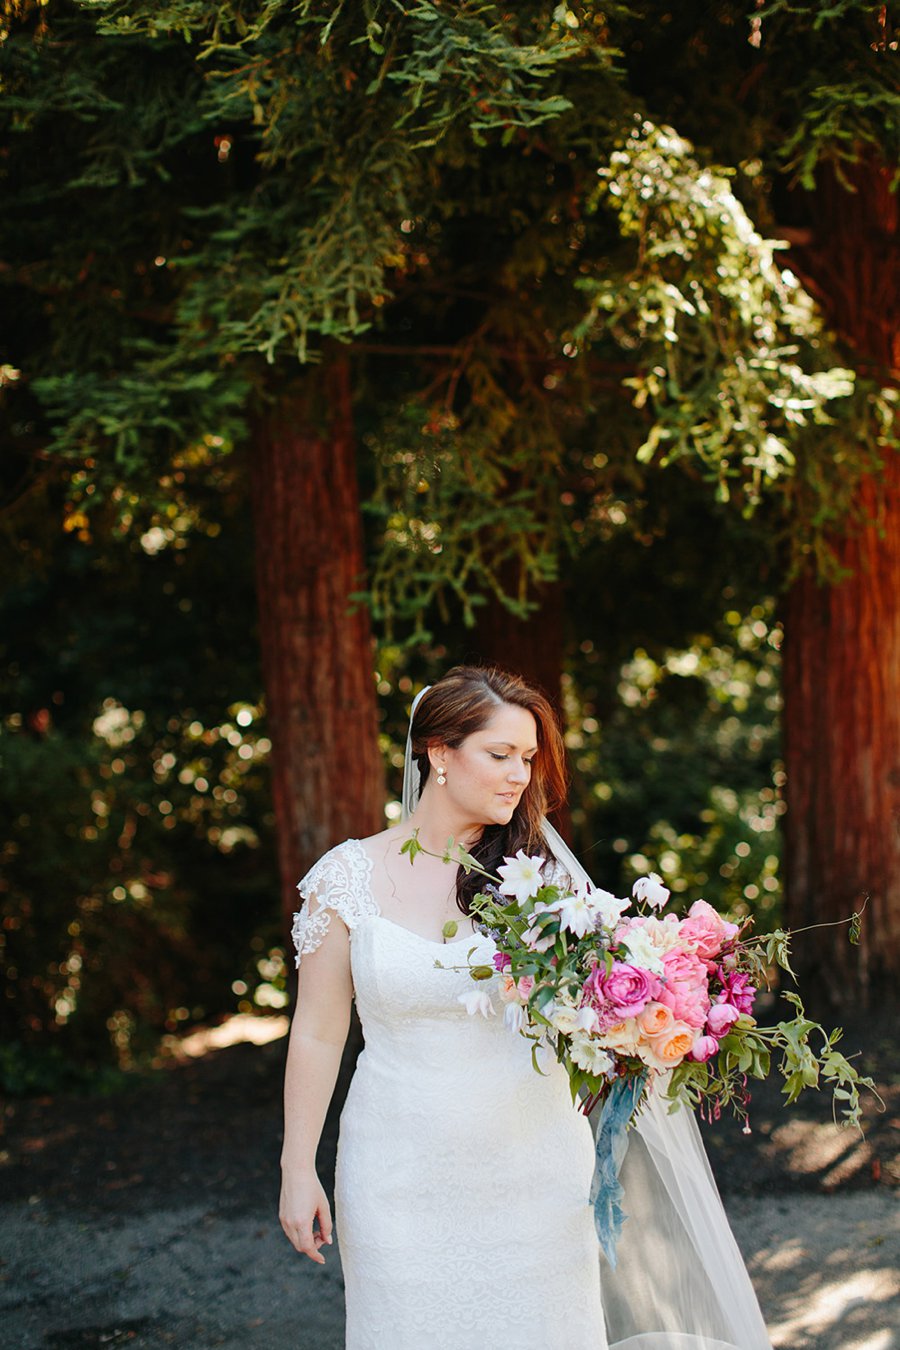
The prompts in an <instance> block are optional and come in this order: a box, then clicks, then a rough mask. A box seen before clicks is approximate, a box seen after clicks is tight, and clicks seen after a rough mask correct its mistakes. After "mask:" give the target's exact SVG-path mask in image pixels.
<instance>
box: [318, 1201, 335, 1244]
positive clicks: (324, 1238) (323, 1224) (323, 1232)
mask: <svg viewBox="0 0 900 1350" xmlns="http://www.w3.org/2000/svg"><path fill="white" fill-rule="evenodd" d="M317 1214H318V1219H319V1231H318V1233H317V1234H316V1237H317V1240H318V1241H319V1242H320V1243H322V1242H327V1243H328V1245H329V1246H331V1236H332V1234H331V1211H330V1210H329V1208H328V1205H327V1203H326V1204H323V1205H320V1206H319V1208H318V1211H317Z"/></svg>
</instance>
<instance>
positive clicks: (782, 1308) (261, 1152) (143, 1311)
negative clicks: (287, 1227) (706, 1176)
mask: <svg viewBox="0 0 900 1350" xmlns="http://www.w3.org/2000/svg"><path fill="white" fill-rule="evenodd" d="M897 1031H898V1027H897V1026H896V1025H892V1024H887V1025H884V1026H883V1027H882V1028H881V1029H880V1031H879V1033H878V1035H877V1036H875V1037H873V1036H872V1035H868V1037H867V1038H866V1037H865V1035H864V1033H863V1031H862V1030H861V1029H860V1028H856V1029H855V1030H854V1029H853V1028H849V1027H848V1029H847V1031H846V1034H845V1039H844V1042H843V1043H842V1048H845V1047H846V1051H847V1052H849V1051H850V1050H852V1049H855V1048H857V1047H859V1048H861V1049H862V1050H863V1051H864V1054H863V1064H864V1065H865V1066H866V1068H867V1071H868V1072H870V1073H872V1074H873V1076H875V1077H876V1079H877V1081H878V1083H879V1087H880V1090H881V1092H882V1096H883V1097H884V1099H885V1102H886V1105H887V1110H886V1111H885V1112H884V1113H878V1112H877V1110H876V1109H875V1104H874V1103H873V1102H871V1101H869V1102H867V1103H866V1137H865V1138H860V1136H859V1135H858V1134H856V1133H855V1132H849V1131H842V1130H839V1129H837V1128H836V1127H835V1126H834V1125H833V1124H832V1123H831V1113H830V1106H829V1104H828V1102H827V1101H826V1099H825V1098H824V1096H820V1095H816V1094H812V1093H810V1094H807V1097H806V1098H805V1099H803V1100H802V1101H801V1103H800V1104H798V1105H797V1106H796V1107H793V1108H791V1109H790V1110H786V1109H785V1108H784V1107H783V1106H782V1105H781V1098H780V1094H779V1092H778V1086H777V1082H772V1083H769V1084H765V1085H754V1093H753V1102H752V1108H751V1117H750V1119H751V1125H752V1133H751V1134H750V1135H749V1136H747V1135H744V1134H742V1133H741V1128H740V1125H739V1124H738V1123H737V1122H735V1121H733V1120H731V1119H722V1120H721V1121H719V1122H717V1123H712V1124H704V1125H703V1126H702V1129H703V1133H704V1136H705V1140H706V1143H707V1148H708V1150H709V1154H710V1161H711V1163H712V1166H713V1170H714V1172H715V1174H716V1178H717V1181H718V1184H719V1187H720V1190H721V1192H722V1195H723V1199H724V1201H725V1204H726V1208H727V1209H728V1212H729V1217H730V1219H731V1222H732V1225H733V1227H734V1230H735V1235H736V1237H737V1239H738V1242H739V1243H740V1245H741V1248H742V1250H743V1252H744V1254H745V1257H746V1259H747V1261H748V1265H749V1267H750V1270H751V1273H752V1275H753V1278H754V1282H755V1284H756V1287H757V1290H758V1292H759V1295H760V1301H761V1304H762V1306H763V1309H764V1312H765V1313H766V1317H767V1320H768V1323H769V1327H770V1331H771V1334H772V1339H773V1343H774V1344H775V1345H776V1346H777V1347H778V1350H812V1347H813V1346H815V1347H816V1350H900V1339H898V1337H897V1328H898V1327H900V1278H898V1265H900V1199H898V1197H900V1190H898V1189H897V1188H898V1187H900V1040H898V1037H897ZM356 1044H358V1041H357V1042H356ZM285 1049H286V1042H285V1041H283V1040H282V1041H277V1042H274V1043H272V1044H269V1045H264V1046H259V1047H257V1046H252V1045H239V1046H233V1047H231V1048H228V1049H223V1050H218V1051H215V1052H214V1053H211V1054H209V1055H207V1056H206V1057H205V1058H203V1059H200V1060H196V1061H193V1062H190V1063H187V1064H181V1065H177V1066H173V1067H172V1068H170V1069H167V1070H165V1071H162V1072H160V1073H158V1074H157V1075H154V1076H151V1077H149V1078H146V1079H140V1080H138V1081H136V1082H135V1084H134V1086H132V1087H131V1088H130V1089H128V1090H126V1091H124V1092H122V1093H120V1094H118V1095H116V1096H114V1097H106V1098H94V1097H89V1096H75V1095H64V1096H63V1095H60V1096H57V1097H53V1098H41V1099H37V1100H31V1101H24V1102H16V1103H7V1104H6V1106H5V1108H4V1124H5V1139H4V1152H3V1154H2V1168H0V1184H2V1205H0V1258H2V1266H0V1345H2V1346H3V1347H9V1350H88V1347H92V1348H93V1347H116V1346H126V1345H127V1346H130V1347H133V1350H142V1348H143V1347H161V1346H175V1347H181V1348H182V1350H212V1347H225V1348H226V1350H275V1348H276V1347H277V1348H278V1350H305V1348H306V1347H313V1346H315V1347H316V1350H340V1347H341V1346H342V1344H343V1286H342V1281H341V1275H340V1260H339V1257H340V1253H339V1237H340V1235H339V1234H338V1245H337V1247H336V1248H335V1249H329V1250H328V1252H327V1256H326V1265H325V1266H324V1267H320V1266H315V1265H313V1264H312V1263H311V1262H309V1261H307V1260H306V1259H304V1258H302V1257H299V1256H297V1255H296V1253H294V1251H293V1249H292V1248H291V1247H290V1246H289V1244H288V1243H287V1241H286V1239H285V1238H284V1236H283V1235H282V1233H281V1229H280V1226H279V1224H278V1218H277V1207H278V1186H279V1172H278V1159H279V1153H280V1147H281V1078H282V1071H283V1060H284V1053H285ZM354 1054H355V1044H354V1043H351V1045H350V1046H348V1051H347V1054H346V1055H345V1057H344V1063H343V1065H342V1069H341V1076H340V1080H339V1084H338V1090H337V1092H336V1094H335V1099H334V1101H333V1103H332V1108H331V1110H330V1112H329V1116H328V1120H327V1123H326V1128H325V1131H324V1133H323V1139H322V1145H321V1148H320V1153H319V1160H318V1165H319V1175H320V1176H321V1178H322V1180H323V1183H324V1184H325V1186H326V1189H327V1190H328V1191H329V1195H330V1194H331V1187H332V1184H333V1171H334V1154H335V1147H336V1140H337V1126H338V1116H339V1112H340V1108H341V1106H342V1104H343V1098H344V1095H345V1094H346V1089H347V1086H348V1084H349V1080H350V1076H351V1074H352V1068H353V1060H354ZM385 1350H391V1348H390V1346H387V1345H386V1346H385Z"/></svg>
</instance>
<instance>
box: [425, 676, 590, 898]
mask: <svg viewBox="0 0 900 1350" xmlns="http://www.w3.org/2000/svg"><path fill="white" fill-rule="evenodd" d="M504 703H506V704H512V705H514V706H515V707H518V708H525V709H526V710H527V711H528V712H530V713H531V715H532V717H533V718H534V720H535V723H536V724H537V745H538V749H537V755H536V756H535V758H534V768H533V770H532V774H531V781H530V782H529V784H528V787H527V788H526V789H525V791H524V792H523V794H522V796H521V798H520V800H519V804H518V805H517V807H516V809H515V811H514V812H513V815H512V818H511V820H510V821H509V824H508V825H486V826H485V828H484V830H483V832H482V835H481V838H480V839H479V841H478V842H477V844H475V845H474V846H473V848H472V849H471V852H472V855H473V856H474V857H476V858H477V859H478V861H479V863H480V864H481V866H482V867H484V868H486V870H487V871H489V872H492V873H494V875H496V873H497V868H498V866H499V865H500V864H501V863H502V861H503V859H504V857H511V856H512V855H513V854H515V853H516V852H517V850H518V849H520V848H522V849H525V851H526V853H535V852H538V851H539V852H541V853H543V854H544V855H545V856H548V857H549V856H552V854H551V852H550V849H549V848H548V847H547V845H546V844H545V842H544V837H543V834H542V831H541V817H542V816H545V815H547V814H548V813H549V812H551V811H554V810H556V808H557V807H558V806H561V805H562V803H563V801H564V800H565V795H566V758H565V746H564V743H563V738H562V732H561V731H560V727H559V722H558V720H557V716H556V713H555V712H554V710H553V706H552V704H551V703H550V700H549V699H548V698H547V697H546V696H545V695H544V694H542V693H541V692H540V690H539V689H535V688H534V687H533V686H532V685H529V684H526V683H525V681H524V680H523V679H522V678H521V677H520V676H518V675H513V674H512V673H511V672H509V671H506V670H501V669H500V668H499V667H498V666H454V667H453V669H452V670H448V671H447V674H446V675H444V676H442V678H441V679H439V680H437V681H436V682H435V683H434V684H433V685H432V686H431V688H430V689H428V690H427V691H426V692H425V693H424V694H423V695H422V697H421V699H420V700H419V703H418V705H417V707H416V711H415V716H414V717H413V724H412V753H413V757H414V759H415V760H416V763H417V764H418V766H419V774H420V782H421V785H422V787H424V786H425V784H426V783H427V782H428V775H429V773H430V771H431V763H430V761H429V758H428V747H429V746H431V745H448V746H450V748H451V749H453V750H456V749H458V748H459V746H460V745H462V743H463V741H464V740H465V739H466V737H467V736H471V735H472V733H473V732H475V731H480V730H481V729H482V727H484V726H485V725H486V724H487V722H488V721H489V720H490V717H491V715H492V713H494V712H495V711H496V709H497V708H498V707H500V706H501V705H502V704H504ZM483 887H484V878H483V877H481V876H480V874H479V873H477V872H472V873H470V874H469V876H466V873H465V872H464V870H463V869H462V868H460V869H459V874H458V876H457V879H456V900H457V904H458V905H459V908H460V909H461V910H462V912H463V914H468V913H469V902H470V900H471V899H472V898H473V897H474V896H475V895H477V893H478V892H479V891H480V890H482V889H483Z"/></svg>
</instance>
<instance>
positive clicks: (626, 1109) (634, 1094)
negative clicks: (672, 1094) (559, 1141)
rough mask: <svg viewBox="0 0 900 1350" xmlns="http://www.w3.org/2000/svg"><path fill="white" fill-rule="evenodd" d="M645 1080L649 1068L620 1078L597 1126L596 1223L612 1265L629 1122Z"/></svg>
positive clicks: (619, 1228)
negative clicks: (620, 1176) (631, 1075)
mask: <svg viewBox="0 0 900 1350" xmlns="http://www.w3.org/2000/svg"><path fill="white" fill-rule="evenodd" d="M646 1081H647V1070H646V1069H644V1070H642V1072H641V1073H639V1074H636V1075H635V1076H634V1077H630V1076H626V1077H623V1078H617V1079H616V1080H615V1082H614V1083H613V1085H612V1087H611V1088H610V1090H609V1094H608V1096H607V1097H606V1100H605V1101H604V1103H603V1106H602V1108H601V1111H600V1121H599V1124H598V1126H597V1150H596V1162H595V1165H594V1177H593V1181H592V1182H591V1204H592V1205H593V1206H594V1226H595V1227H596V1229H597V1236H598V1238H599V1239H600V1246H601V1247H602V1248H603V1251H604V1254H605V1256H606V1259H607V1261H608V1262H609V1264H610V1265H611V1266H612V1267H613V1269H615V1265H616V1242H617V1241H618V1238H619V1234H620V1233H621V1231H622V1224H623V1223H624V1222H625V1219H626V1214H625V1211H624V1210H623V1209H622V1205H621V1201H622V1199H623V1197H624V1195H625V1192H624V1190H623V1188H622V1184H621V1182H620V1181H619V1171H620V1169H621V1167H622V1163H623V1162H624V1160H625V1152H626V1150H627V1148H628V1134H627V1130H628V1122H629V1121H630V1120H631V1117H632V1116H633V1115H634V1111H635V1107H636V1106H637V1104H638V1102H639V1101H640V1099H641V1094H642V1093H643V1091H644V1084H645V1083H646Z"/></svg>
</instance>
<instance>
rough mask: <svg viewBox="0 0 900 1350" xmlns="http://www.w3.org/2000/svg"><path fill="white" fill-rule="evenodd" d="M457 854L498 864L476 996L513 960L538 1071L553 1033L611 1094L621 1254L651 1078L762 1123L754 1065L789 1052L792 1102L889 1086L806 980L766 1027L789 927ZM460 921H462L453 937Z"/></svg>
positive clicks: (604, 1228)
mask: <svg viewBox="0 0 900 1350" xmlns="http://www.w3.org/2000/svg"><path fill="white" fill-rule="evenodd" d="M422 851H424V850H423V849H422V847H421V845H420V844H419V842H418V839H417V838H416V836H415V834H414V835H413V836H412V837H411V838H410V839H408V840H407V841H406V842H405V843H404V845H403V852H405V853H407V854H409V856H410V860H411V861H412V860H414V859H415V856H416V854H417V853H418V852H422ZM444 858H445V861H448V862H450V861H457V862H459V863H460V864H461V865H462V866H463V867H464V868H465V869H466V870H467V871H471V870H476V871H479V872H482V873H483V875H484V876H485V887H484V890H483V891H482V892H481V893H480V894H478V895H477V896H476V897H475V899H474V901H473V902H472V912H473V914H474V915H475V916H476V927H477V928H478V929H479V931H481V932H485V933H487V934H489V935H490V937H491V938H493V940H494V944H495V946H496V948H497V951H496V954H495V955H494V957H493V962H492V964H491V965H480V964H472V963H471V961H468V962H467V965H468V969H469V973H470V975H471V976H472V979H473V980H474V981H475V982H476V984H475V988H473V990H472V991H471V993H469V994H463V995H461V996H460V997H461V1000H462V1001H464V1002H465V1004H466V1006H467V1008H468V1010H469V1012H470V1013H472V1014H475V1015H477V1014H478V1013H481V1014H483V1015H484V1016H488V1015H489V1014H490V1013H491V1012H494V1011H495V1009H494V1007H493V1003H492V1000H491V998H490V995H489V994H488V993H487V992H486V991H484V990H481V989H479V988H478V984H479V983H480V982H482V981H485V980H488V979H492V978H493V977H494V976H495V975H496V974H498V973H499V976H500V988H499V993H500V998H501V1000H502V1002H503V1003H504V1004H505V1012H504V1017H505V1021H506V1023H507V1025H508V1026H509V1027H510V1028H511V1029H512V1030H513V1031H515V1032H518V1033H520V1034H521V1035H523V1036H526V1037H527V1038H529V1039H531V1040H532V1041H533V1042H534V1044H533V1045H532V1052H531V1053H532V1061H533V1063H534V1067H535V1069H536V1070H537V1071H538V1072H539V1073H540V1072H542V1070H541V1068H540V1065H539V1063H538V1058H537V1050H538V1045H539V1044H541V1043H543V1044H545V1045H548V1046H549V1047H550V1048H551V1049H552V1050H553V1051H554V1052H555V1055H556V1058H557V1059H558V1060H559V1061H560V1062H561V1063H562V1064H563V1065H564V1066H565V1068H566V1070H567V1072H568V1075H569V1080H570V1086H571V1090H572V1100H573V1103H574V1102H575V1099H576V1097H577V1095H578V1093H579V1091H581V1092H582V1095H583V1102H582V1105H581V1109H582V1110H583V1111H584V1113H585V1114H588V1113H590V1111H591V1110H592V1109H593V1108H594V1106H596V1105H597V1104H598V1103H600V1104H601V1111H602V1114H601V1116H600V1120H599V1122H598V1131H597V1164H598V1166H597V1172H596V1174H595V1179H594V1190H593V1193H592V1197H591V1198H592V1201H593V1202H594V1206H595V1218H596V1222H597V1231H598V1233H599V1235H600V1238H601V1242H602V1243H603V1245H604V1249H605V1250H606V1252H607V1256H609V1257H610V1260H611V1262H612V1263H613V1264H614V1262H615V1257H614V1251H615V1238H616V1236H617V1234H618V1231H619V1228H620V1226H621V1222H622V1219H623V1218H624V1215H623V1214H622V1212H621V1209H620V1207H619V1203H618V1202H619V1200H620V1199H621V1195H622V1192H621V1188H620V1187H619V1185H618V1182H617V1173H618V1167H619V1165H620V1163H621V1158H622V1155H623V1153H624V1144H623V1141H624V1135H625V1131H626V1129H627V1127H628V1125H629V1124H630V1122H631V1121H632V1120H633V1118H634V1116H635V1115H636V1114H637V1112H638V1111H639V1110H640V1109H641V1107H642V1105H643V1103H644V1101H645V1099H646V1095H647V1092H648V1091H649V1089H650V1085H651V1083H653V1082H660V1085H661V1087H662V1090H663V1093H664V1096H665V1097H666V1098H667V1099H668V1101H669V1103H670V1105H669V1110H670V1111H674V1110H677V1109H678V1108H679V1106H680V1105H681V1104H682V1103H687V1104H688V1105H690V1106H691V1107H696V1108H699V1110H700V1112H701V1115H703V1114H705V1113H707V1112H708V1113H709V1114H710V1115H712V1116H714V1117H715V1118H718V1116H719V1115H720V1113H721V1110H722V1108H723V1107H724V1106H731V1108H732V1109H733V1110H734V1111H735V1113H736V1114H737V1115H738V1116H739V1117H741V1118H742V1119H743V1121H744V1132H745V1133H749V1132H750V1126H749V1123H748V1119H747V1104H748V1102H749V1099H750V1094H749V1092H748V1091H747V1079H748V1077H752V1078H766V1077H767V1076H768V1074H769V1072H770V1069H771V1064H772V1057H773V1055H777V1056H779V1059H778V1069H779V1071H780V1072H781V1074H782V1076H783V1077H784V1079H785V1082H784V1086H783V1088H782V1091H783V1092H784V1093H785V1095H786V1097H787V1101H788V1102H789V1103H790V1102H794V1101H796V1099H797V1097H798V1096H799V1094H800V1093H801V1092H802V1091H803V1090H804V1088H809V1087H818V1086H819V1085H820V1083H822V1082H825V1083H827V1084H830V1085H831V1087H832V1094H833V1103H834V1111H835V1118H837V1114H838V1111H840V1114H841V1115H842V1117H843V1120H842V1122H841V1123H843V1124H848V1125H849V1124H852V1125H855V1126H857V1127H859V1123H860V1118H861V1109H860V1100H859V1092H860V1088H861V1087H868V1088H870V1089H871V1090H872V1091H873V1092H875V1085H874V1083H873V1081H872V1079H871V1078H865V1077H862V1076H860V1075H859V1074H858V1073H857V1071H856V1069H855V1067H854V1066H853V1065H852V1064H851V1062H850V1061H849V1060H848V1059H847V1058H846V1057H845V1056H844V1055H843V1054H841V1053H840V1051H839V1050H837V1049H836V1045H837V1042H838V1041H839V1039H840V1037H841V1035H842V1032H841V1029H840V1028H837V1029H835V1030H834V1031H831V1032H826V1031H825V1030H824V1028H823V1027H821V1026H820V1025H819V1023H817V1022H814V1021H812V1020H811V1019H810V1018H808V1017H807V1016H806V1014H805V1011H804V1008H803V1004H802V1002H801V1000H800V998H799V996H798V995H797V994H794V993H791V992H788V993H785V994H783V997H784V998H785V999H786V1000H787V1001H788V1002H789V1003H791V1004H792V1005H793V1006H794V1007H795V1009H796V1013H795V1015H794V1017H793V1018H792V1019H790V1020H787V1021H780V1022H778V1023H777V1024H776V1025H774V1026H768V1027H763V1026H760V1025H759V1024H758V1022H757V1020H756V1018H755V1017H754V1016H753V1006H754V999H755V995H756V993H757V990H758V989H759V988H760V986H761V985H763V984H767V983H768V973H769V970H770V968H771V966H772V964H773V962H775V963H777V964H778V965H780V966H781V967H782V968H783V969H785V970H786V971H788V972H789V973H790V974H791V975H793V971H791V967H790V961H789V948H790V937H791V934H790V933H789V932H786V931H784V930H779V931H777V932H774V933H768V934H765V935H762V936H752V935H751V934H750V932H749V930H750V928H751V926H752V920H749V919H748V920H746V921H745V922H744V923H743V924H740V925H739V924H736V923H731V922H729V921H728V920H726V919H724V918H723V917H722V916H721V915H720V914H719V913H717V911H716V910H715V909H714V908H713V907H712V906H711V905H709V904H707V902H706V901H705V900H695V901H694V903H693V904H692V905H691V906H690V908H689V909H688V910H687V913H686V914H684V915H683V916H679V915H678V914H676V913H675V912H673V911H672V910H671V909H670V908H669V900H670V893H669V891H668V890H667V889H666V887H665V886H664V885H663V884H662V881H661V879H660V877H659V876H657V875H656V873H651V874H650V875H649V876H646V877H641V878H640V880H638V881H636V882H635V884H634V887H633V888H632V894H631V897H630V898H628V899H619V898H617V897H616V896H614V895H611V894H610V893H609V892H608V891H604V890H600V889H598V888H596V887H594V886H592V885H591V884H590V883H589V882H587V883H585V884H584V885H582V886H576V887H574V888H572V887H571V886H569V885H564V884H562V881H554V880H551V879H550V877H551V876H552V875H556V873H555V872H552V873H551V867H554V866H555V865H554V864H551V867H548V864H547V860H546V859H544V858H542V857H540V856H535V857H527V856H526V854H525V853H524V852H523V851H522V850H521V849H520V850H519V852H518V853H517V854H516V856H515V858H506V859H505V860H504V864H503V866H502V867H500V868H498V871H499V873H500V875H499V876H498V877H492V876H490V875H489V874H488V873H486V872H484V869H483V868H482V867H481V866H480V864H479V863H478V861H477V859H475V858H474V857H472V855H471V854H470V853H468V852H467V851H466V850H465V849H463V848H461V847H459V846H456V847H454V845H453V841H452V840H450V841H449V843H448V847H447V851H446V852H445V854H444ZM859 921H860V916H859V915H858V914H854V915H853V916H852V918H851V920H850V921H849V922H850V939H851V941H854V942H855V941H857V940H858V935H859ZM456 929H457V925H456V924H455V923H454V922H453V921H452V920H451V922H450V923H449V924H447V925H446V926H445V930H444V935H445V937H448V938H449V937H453V936H454V934H455V932H456ZM470 955H471V953H470ZM436 964H438V965H441V966H442V965H443V963H442V962H440V961H438V962H437V963H436ZM812 1035H817V1036H818V1038H819V1039H820V1042H821V1045H820V1048H819V1050H818V1053H817V1052H816V1050H814V1049H813V1046H812V1044H811V1043H810V1037H811V1036H812ZM663 1075H665V1079H664V1081H663ZM876 1096H877V1092H876Z"/></svg>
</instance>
